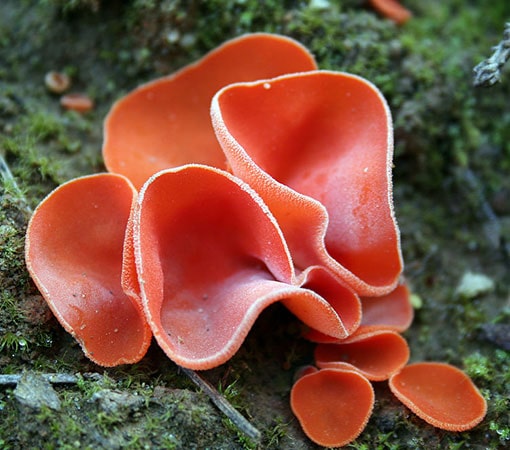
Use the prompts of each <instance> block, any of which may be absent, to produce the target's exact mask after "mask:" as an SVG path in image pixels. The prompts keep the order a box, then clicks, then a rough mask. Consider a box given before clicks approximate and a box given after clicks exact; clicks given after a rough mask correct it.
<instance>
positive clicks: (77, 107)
mask: <svg viewBox="0 0 510 450" xmlns="http://www.w3.org/2000/svg"><path fill="white" fill-rule="evenodd" d="M60 104H61V105H62V107H63V108H65V109H72V110H73V111H78V112H80V113H85V112H87V111H90V110H91V109H92V108H93V107H94V101H93V100H92V99H91V98H90V97H88V96H87V95H85V94H77V93H74V94H66V95H63V96H62V97H61V98H60Z"/></svg>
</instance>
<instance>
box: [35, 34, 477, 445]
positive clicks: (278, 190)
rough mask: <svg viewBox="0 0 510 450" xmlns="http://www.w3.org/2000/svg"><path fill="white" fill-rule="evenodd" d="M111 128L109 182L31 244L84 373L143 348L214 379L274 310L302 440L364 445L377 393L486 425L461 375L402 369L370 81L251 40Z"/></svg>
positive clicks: (136, 97)
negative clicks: (380, 387)
mask: <svg viewBox="0 0 510 450" xmlns="http://www.w3.org/2000/svg"><path fill="white" fill-rule="evenodd" d="M104 134H105V140H104V147H103V156H104V161H105V164H106V167H107V169H108V173H103V174H96V175H91V176H85V177H82V178H77V179H74V180H71V181H69V182H67V183H66V184H64V185H62V186H60V187H58V188H57V189H56V190H55V191H53V192H52V193H51V194H50V195H49V196H48V197H47V198H46V199H44V200H43V201H42V202H41V204H40V205H39V206H38V208H37V209H36V211H35V212H34V214H33V217H32V219H31V221H30V224H29V227H28V231H27V238H26V262H27V266H28V270H29V271H30V274H31V276H32V278H33V280H34V282H35V283H36V285H37V286H38V288H39V289H40V291H41V293H42V295H43V296H44V298H45V299H46V301H47V302H48V304H49V306H50V308H51V309H52V311H53V312H54V314H55V316H56V317H57V318H58V320H59V321H60V322H61V323H62V325H63V326H64V328H65V329H66V330H67V331H69V332H70V333H71V334H72V335H73V336H74V337H75V338H76V339H77V341H78V342H79V343H80V345H81V346H82V348H83V350H84V352H85V354H86V355H87V356H88V357H89V358H90V359H91V360H92V361H94V362H96V363H97V364H100V365H103V366H114V365H118V364H125V363H134V362H137V361H139V360H140V359H141V358H142V357H143V356H144V354H145V352H146V351H147V348H148V346H149V344H150V342H151V339H152V337H154V338H155V340H156V341H157V343H158V344H159V346H160V347H161V348H162V349H163V350H164V352H165V353H166V354H167V355H168V357H169V358H170V359H172V360H173V361H174V362H176V363H177V364H179V365H181V366H183V367H186V368H189V369H195V370H204V369H210V368H213V367H216V366H218V365H220V364H223V363H225V362H226V361H228V360H229V358H231V357H232V355H234V353H235V352H236V351H237V350H238V349H239V347H240V346H241V345H242V343H243V340H244V339H245V337H246V335H247V334H248V332H249V330H250V329H251V327H252V325H253V323H254V321H255V320H256V318H257V317H258V316H259V314H260V313H261V311H262V310H263V309H264V308H266V307H267V306H268V305H270V304H272V303H274V302H281V303H283V304H284V305H285V306H286V307H287V308H288V309H289V310H290V311H291V312H292V313H293V314H294V315H295V316H296V317H297V318H298V319H299V320H300V321H302V322H303V323H304V324H305V325H306V326H307V332H306V334H305V338H307V339H309V340H311V341H313V342H316V343H317V348H316V351H315V366H310V367H308V368H306V369H304V370H301V371H300V376H299V377H298V379H297V381H296V383H295V385H294V387H293V389H292V392H291V406H292V410H293V411H294V413H295V415H296V416H297V418H298V420H299V422H300V423H301V425H302V427H303V430H304V432H305V433H306V434H307V435H308V436H309V438H310V439H311V440H313V441H314V442H316V443H318V444H321V445H325V446H340V445H344V444H347V443H349V442H351V441H352V440H354V439H355V438H356V437H357V436H358V435H359V434H360V433H361V432H362V430H363V428H364V426H365V424H366V423H367V421H368V420H369V417H370V414H371V411H372V408H373V403H374V391H373V389H372V386H371V382H372V381H382V380H389V385H390V389H391V390H392V392H393V393H394V394H395V395H396V397H397V398H398V399H400V400H401V401H402V402H403V403H404V404H405V405H406V406H408V407H409V408H410V409H411V410H412V411H414V412H415V413H416V414H417V415H418V416H420V417H421V418H422V419H424V420H425V421H427V422H429V423H431V424H432V425H434V426H437V427H440V428H444V429H446V430H454V431H459V430H465V429H468V428H471V427H473V426H475V425H476V424H477V423H479V422H480V421H481V420H482V418H483V416H484V414H485V401H484V399H483V397H481V395H480V393H479V392H478V390H477V389H476V387H475V386H474V385H473V384H472V383H471V381H470V380H469V378H467V376H466V375H464V374H463V373H462V372H461V371H459V370H458V369H456V368H454V367H451V366H449V365H445V364H437V363H419V364H412V365H407V362H408V359H409V347H408V345H407V343H406V341H405V339H404V338H403V337H402V335H401V333H402V332H403V331H404V330H405V329H407V327H408V326H409V325H410V323H411V321H412V308H411V306H410V303H409V291H408V289H407V287H406V285H405V283H404V282H403V281H402V279H401V273H402V267H403V264H402V257H401V251H400V238H399V231H398V227H397V224H396V221H395V217H394V212H393V204H392V184H391V166H392V151H393V131H392V122H391V116H390V112H389V108H388V106H387V104H386V101H385V100H384V98H383V96H382V95H381V93H380V92H379V91H378V89H377V88H376V87H375V86H373V85H372V84H371V83H370V82H368V81H366V80H364V79H363V78H360V77H358V76H354V75H350V74H346V73H339V72H333V71H323V70H318V68H317V66H316V63H315V61H314V58H313V56H312V55H310V54H309V52H308V51H307V50H306V49H305V48H304V47H303V46H301V45H300V44H299V43H297V42H295V41H294V40H292V39H289V38H286V37H283V36H277V35H269V34H263V33H259V34H250V35H245V36H242V37H240V38H237V39H234V40H231V41H229V42H227V43H225V44H223V45H222V46H220V47H219V48H217V49H216V50H214V51H212V52H211V53H209V54H208V55H206V56H205V57H204V58H203V59H202V60H200V61H199V62H197V63H196V64H194V65H190V66H188V67H186V68H184V69H182V70H181V71H179V72H177V73H175V74H174V75H171V76H168V77H165V78H161V79H158V80H156V81H153V82H151V83H148V84H145V85H142V86H140V87H139V88H137V89H136V90H134V91H133V92H131V93H130V94H128V95H127V96H125V97H124V98H122V99H121V100H120V101H118V102H117V103H116V104H115V105H114V106H113V108H112V109H111V111H110V113H109V115H108V117H107V119H106V121H105V128H104Z"/></svg>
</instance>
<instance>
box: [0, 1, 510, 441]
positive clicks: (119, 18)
mask: <svg viewBox="0 0 510 450" xmlns="http://www.w3.org/2000/svg"><path fill="white" fill-rule="evenodd" d="M366 3H367V2H365V1H361V0H359V1H356V0H350V1H333V0H331V1H329V2H313V1H310V2H297V1H284V2H280V1H271V0H268V1H263V2H259V1H255V0H237V1H235V0H226V1H219V0H211V1H207V2H199V1H184V0H180V1H178V0H176V1H164V0H132V1H130V2H121V1H100V0H73V1H63V0H40V1H35V0H34V1H25V0H22V1H14V0H4V1H3V2H2V3H1V4H0V152H1V153H2V155H3V157H4V158H5V160H6V161H7V164H8V165H9V167H10V170H11V171H12V174H13V179H14V182H13V180H8V179H5V180H3V181H2V189H1V191H0V207H1V208H0V269H1V271H0V312H1V314H0V373H3V374H6V373H21V372H23V371H27V370H28V371H40V372H62V373H80V374H87V373H88V374H92V375H83V377H82V378H80V381H79V382H78V383H76V384H72V385H59V386H55V389H56V390H57V392H58V395H59V397H60V399H61V402H62V408H61V409H60V410H52V409H50V408H42V409H40V410H34V409H29V408H28V409H27V407H26V406H21V405H20V404H19V402H18V401H17V400H16V398H15V395H14V394H13V389H14V388H13V386H10V387H5V386H4V387H0V448H6V449H16V448H106V449H115V448H133V449H138V448H225V449H230V448H253V445H252V444H251V443H250V442H249V441H248V440H246V439H245V438H244V437H243V436H242V435H240V434H239V433H238V432H237V430H236V429H235V427H233V426H232V424H229V423H228V421H227V420H225V419H224V417H223V416H222V415H221V414H220V413H219V412H218V411H217V410H216V409H215V408H214V407H213V406H212V405H211V404H210V402H209V400H208V399H207V398H206V397H205V396H204V395H203V394H201V393H197V392H196V391H195V388H194V387H193V386H192V385H191V384H190V382H189V381H188V380H187V379H186V378H185V377H184V376H183V375H182V374H180V373H179V370H178V369H177V368H176V367H175V366H174V365H173V364H172V363H171V362H170V361H168V360H167V359H166V357H165V356H164V355H163V354H162V352H161V351H160V350H159V349H157V348H153V349H151V351H150V352H149V354H148V355H147V357H146V358H145V359H144V360H143V361H142V362H141V363H139V364H137V365H134V366H132V367H121V368H116V369H108V370H105V369H103V368H100V367H97V366H94V365H93V364H92V363H90V362H89V361H88V360H86V359H85V358H84V357H83V356H82V354H81V351H80V349H79V347H78V346H77V344H75V343H74V341H73V340H72V338H71V337H69V336H68V335H67V334H66V333H65V332H64V331H63V330H62V329H61V328H60V326H59V325H58V324H57V323H56V321H55V320H54V319H52V317H51V314H49V311H48V309H47V308H46V307H45V304H44V302H43V300H42V298H41V297H40V295H39V294H38V292H37V290H36V289H35V287H34V286H33V285H32V283H31V281H30V279H29V276H28V274H27V272H26V270H25V265H24V255H23V247H24V232H25V227H26V224H27V220H28V217H29V211H30V210H31V209H33V208H34V207H35V206H36V205H37V204H38V203H39V201H40V200H41V199H42V198H43V197H44V195H46V194H47V193H48V192H50V191H51V190H52V189H53V188H54V187H56V186H57V185H58V184H60V183H62V182H63V181H66V180H68V179H71V178H73V177H76V176H79V175H83V174H88V173H91V172H97V171H100V170H103V167H102V161H101V154H100V148H101V140H102V120H103V118H104V116H105V114H106V112H107V111H108V109H109V107H110V105H111V104H112V102H113V101H115V100H116V99H117V98H119V97H120V96H121V95H122V94H124V93H125V92H127V91H128V90H130V89H132V88H134V87H135V86H137V85H138V84H140V83H142V82H145V81H148V80H150V79H152V78H155V77H157V76H161V75H164V74H168V73H171V72H172V71H173V70H175V69H178V68H179V67H181V66H183V65H184V64H186V63H189V62H192V61H193V60H195V59H196V58H198V57H200V56H201V55H202V54H204V53H205V52H206V51H208V50H210V49H212V48H214V47H215V46H216V45H218V44H220V43H221V42H223V41H225V40H226V39H228V38H231V37H234V36H237V35H239V34H241V33H245V32H250V31H268V32H277V33H282V34H287V35H290V36H292V37H295V38H297V39H298V40H299V41H301V42H302V43H303V44H305V45H306V46H307V47H308V48H310V50H311V51H312V52H313V53H314V54H315V55H316V57H317V61H318V63H319V65H320V66H321V67H322V68H327V69H334V70H342V71H348V72H353V73H356V74H359V75H362V76H364V77H366V78H368V79H369V80H371V81H372V82H374V83H375V84H376V85H378V86H379V87H380V88H381V89H382V90H383V92H384V94H385V95H386V97H387V99H388V102H389V104H390V108H391V109H392V112H393V116H394V122H395V138H396V141H395V144H396V157H395V174H394V182H395V192H394V194H395V205H396V210H397V216H398V219H399V223H400V227H401V231H402V245H403V251H404V256H405V260H406V276H407V279H408V281H409V283H410V285H411V287H412V289H413V292H414V293H415V294H417V295H418V296H419V297H420V298H421V300H422V306H421V308H419V309H417V310H416V320H415V323H414V325H413V327H412V329H411V330H410V331H409V332H407V333H406V336H407V338H408V339H409V342H410V346H411V349H412V359H413V360H423V359H425V360H439V361H444V362H450V363H453V364H456V365H458V366H459V367H461V368H463V369H465V370H466V371H467V372H468V373H469V374H470V375H471V376H472V378H473V379H474V381H475V382H476V383H477V385H478V386H479V387H480V388H481V390H482V392H483V394H484V396H485V397H486V399H487V401H488V404H489V411H488V414H487V418H486V419H485V421H484V422H483V423H482V424H481V425H479V426H478V427H476V428H475V429H474V430H472V431H470V432H465V433H448V432H443V431H441V430H438V429H435V428H433V427H430V426H428V425H427V424H425V423H424V422H423V421H421V420H420V419H418V418H416V417H415V416H413V415H412V414H410V413H409V411H408V410H407V409H406V408H405V407H403V406H402V405H401V404H399V403H398V402H397V401H396V400H395V399H394V398H393V397H392V396H391V394H390V393H389V391H388V389H387V387H386V386H385V384H384V383H381V384H378V385H377V386H376V391H377V402H376V408H375V413H374V416H373V417H372V418H371V420H370V422H369V424H368V427H367V429H366V430H365V432H364V433H363V434H362V435H361V437H360V438H359V439H357V440H356V441H355V443H353V444H352V445H351V447H352V448H358V449H376V448H377V449H390V448H391V449H397V448H398V449H406V448H409V449H410V448H448V449H458V448H477V449H478V448H479V449H482V448H484V449H485V448H491V449H493V448H494V449H496V448H504V447H506V446H508V445H510V423H509V416H508V410H509V408H510V404H509V399H508V398H509V394H510V357H509V353H508V351H505V350H504V348H503V346H504V344H505V342H506V344H507V345H508V337H507V338H506V339H507V340H506V341H505V340H504V337H503V338H502V339H503V346H502V343H501V341H502V339H499V340H494V339H487V337H488V333H486V332H485V331H484V330H486V329H487V327H488V326H489V327H490V326H493V325H495V324H496V325H497V324H509V323H510V304H509V300H508V299H509V291H510V289H509V288H510V283H509V281H508V280H509V272H510V270H509V269H510V266H509V264H510V255H509V252H510V247H509V244H508V241H509V239H510V200H509V199H510V196H509V195H508V194H509V193H510V177H509V176H508V173H509V170H510V102H509V101H508V99H509V98H510V71H509V70H507V71H506V72H505V73H504V74H503V81H502V83H500V84H499V85H496V86H494V87H492V88H490V89H480V88H477V89H475V88H473V87H472V82H471V80H472V67H473V66H474V65H475V64H476V63H478V62H479V61H480V60H482V59H484V58H486V57H488V56H489V54H490V49H491V47H492V46H493V45H495V44H496V43H497V42H498V41H499V40H500V38H501V35H502V31H503V27H504V22H505V20H510V3H509V2H507V1H506V0H499V1H494V2H490V3H487V2H482V1H481V0H480V1H469V2H466V1H464V0H451V1H449V2H443V1H441V0H431V1H429V2H420V1H418V0H408V1H404V2H403V3H404V4H406V5H407V6H408V7H409V8H410V9H411V10H412V11H413V12H414V14H415V15H414V18H413V19H412V20H411V21H410V22H409V23H407V24H406V25H405V26H403V27H397V26H395V25H394V24H392V23H391V22H389V21H387V20H384V19H381V18H380V17H379V16H377V15H376V14H375V13H374V12H373V11H372V10H370V9H369V8H367V6H366ZM49 70H63V71H65V72H67V73H68V74H69V75H70V76H71V77H72V80H73V90H78V91H82V92H86V93H88V94H89V95H90V96H92V97H93V98H94V99H95V102H96V108H95V109H94V110H93V111H92V112H90V113H88V114H86V115H79V114H76V113H72V112H64V111H63V110H61V109H60V106H59V104H58V97H57V96H54V95H52V94H49V93H48V92H47V90H46V88H45V86H44V82H43V78H44V74H45V73H46V72H47V71H49ZM466 272H475V273H484V274H485V275H487V276H489V277H490V278H491V279H492V280H493V281H494V289H492V290H491V291H489V292H486V293H484V294H483V295H481V296H478V297H468V298H466V297H463V296H462V295H459V293H458V292H457V291H456V287H457V285H458V283H459V281H460V279H461V277H462V275H463V274H464V273H466ZM275 323H278V324H280V325H278V327H276V326H275V325H274V324H275ZM297 336H298V330H297V325H296V323H295V322H294V321H293V319H292V317H291V316H290V315H289V314H288V313H286V312H285V311H284V310H283V308H281V307H279V306H275V307H272V308H270V309H269V310H268V311H266V312H265V313H264V314H263V315H262V317H261V318H260V320H259V321H258V322H257V324H256V326H255V329H254V330H253V331H252V333H251V334H250V336H249V338H248V340H247V342H246V343H245V344H244V345H243V347H242V349H241V351H240V352H239V353H238V354H237V355H236V356H235V357H234V358H233V359H232V361H231V362H229V363H227V364H225V365H223V366H221V367H219V368H217V369H215V370H213V371H210V372H207V373H205V374H204V375H205V377H206V378H208V379H209V380H210V381H211V382H213V384H215V385H216V386H218V387H221V389H222V390H223V392H224V393H225V395H226V396H227V397H228V399H229V400H230V401H231V403H232V404H234V405H235V406H236V407H237V408H238V409H239V410H240V411H242V412H243V413H244V414H245V415H246V416H247V417H249V418H250V420H252V422H253V423H254V424H255V425H256V426H257V427H259V428H260V429H261V430H262V431H263V433H264V440H263V444H262V447H263V448H292V449H299V448H314V447H313V445H312V444H310V442H309V441H308V440H307V439H306V438H305V437H304V436H303V434H302V432H301V431H300V429H299V426H298V425H297V423H296V421H295V419H294V418H293V417H292V415H291V413H290V411H289V407H288V394H289V389H290V385H291V380H292V373H293V369H295V368H296V367H297V366H299V365H300V364H302V363H308V362H310V360H311V346H309V345H308V344H307V343H305V342H302V341H300V340H299V339H297V338H296V337H297ZM489 337H490V336H489ZM507 348H508V347H507ZM112 392H114V393H116V394H115V395H117V394H119V393H120V394H122V395H123V397H122V398H124V399H127V400H125V401H124V402H120V403H119V405H120V406H119V407H118V408H116V409H114V410H112V409H111V408H109V407H106V406H105V404H106V403H105V402H102V401H101V399H102V398H105V396H106V397H107V398H110V397H112V395H113V394H111V393H112ZM95 394H96V395H95ZM115 398H116V397H115ZM98 399H99V400H98ZM138 399H142V401H138ZM128 400H129V401H128Z"/></svg>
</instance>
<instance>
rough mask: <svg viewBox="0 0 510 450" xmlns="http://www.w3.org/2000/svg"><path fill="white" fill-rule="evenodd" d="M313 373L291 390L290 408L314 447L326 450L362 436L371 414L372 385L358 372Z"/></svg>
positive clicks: (332, 370)
mask: <svg viewBox="0 0 510 450" xmlns="http://www.w3.org/2000/svg"><path fill="white" fill-rule="evenodd" d="M310 372H312V373H310ZM310 372H308V374H307V375H304V376H302V377H301V378H300V379H298V380H297V381H296V383H294V386H293V387H292V391H291V393H290V405H291V408H292V411H293V413H294V415H295V416H296V417H297V419H298V420H299V423H300V424H301V427H302V428H303V431H304V432H305V434H306V435H307V436H308V437H309V438H310V439H311V440H312V441H314V442H315V443H317V444H319V445H323V446H325V447H341V446H342V445H346V444H348V443H349V442H351V441H353V440H354V439H356V438H357V437H358V436H359V435H360V434H361V432H362V431H363V430H364V428H365V426H366V424H367V422H368V419H369V418H370V415H371V414H372V409H373V406H374V390H373V388H372V385H371V384H370V382H369V381H368V380H367V379H366V378H365V377H364V376H363V375H361V374H359V373H357V372H355V371H350V370H337V369H322V370H319V371H318V372H313V371H310Z"/></svg>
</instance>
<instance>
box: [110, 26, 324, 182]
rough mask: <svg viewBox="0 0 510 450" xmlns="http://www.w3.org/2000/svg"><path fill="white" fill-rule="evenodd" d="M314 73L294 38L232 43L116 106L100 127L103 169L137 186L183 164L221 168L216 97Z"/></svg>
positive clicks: (260, 38)
mask: <svg viewBox="0 0 510 450" xmlns="http://www.w3.org/2000/svg"><path fill="white" fill-rule="evenodd" d="M316 68H317V66H316V64H315V60H314V58H313V56H312V55H311V54H310V53H309V52H308V50H307V49H306V48H305V47H303V46H302V45H301V44H299V43H298V42H296V41H294V40H293V39H290V38H287V37H284V36H278V35H272V34H265V33H254V34H248V35H245V36H241V37H239V38H236V39H232V40H230V41H228V42H226V43H224V44H223V45H221V46H219V47H218V48H216V49H215V50H213V51H211V52H210V53H209V54H207V55H206V56H204V57H203V58H202V59H200V60H199V61H197V62H196V63H195V64H192V65H189V66H187V67H185V68H183V69H181V70H180V71H178V72H176V73H175V74H173V75H171V76H168V77H164V78H160V79H158V80H155V81H153V82H151V83H147V84H145V85H142V86H140V87H138V88H137V89H135V90H134V91H133V92H131V93H130V94H128V95H127V96H125V97H123V98H122V99H121V100H119V101H118V102H117V103H116V104H115V105H114V106H113V108H112V109H111V111H110V113H109V115H108V117H107V119H106V121H105V126H104V135H105V140H104V145H103V157H104V160H105V164H106V167H107V168H108V170H109V171H111V172H116V173H121V174H124V175H126V176H127V177H128V178H129V179H130V180H131V181H132V182H133V183H134V185H135V186H136V187H137V188H139V187H141V185H142V184H143V183H144V182H145V181H146V180H147V179H148V178H149V177H150V176H151V175H153V174H154V173H156V172H158V171H159V170H163V169H168V168H172V167H177V166H180V165H182V164H188V163H196V164H208V165H211V166H214V167H217V168H221V169H226V168H227V165H226V162H225V156H224V155H223V152H222V150H221V147H220V145H219V144H218V142H217V140H216V138H215V136H214V131H213V128H212V125H211V120H210V116H209V107H210V103H211V99H212V97H213V95H214V94H215V93H216V91H217V90H218V89H220V88H222V87H224V86H226V85H228V84H230V83H234V82H238V81H254V80H258V79H262V78H271V77H275V76H278V75H282V74H285V73H292V72H302V71H308V70H314V69H316Z"/></svg>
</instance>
